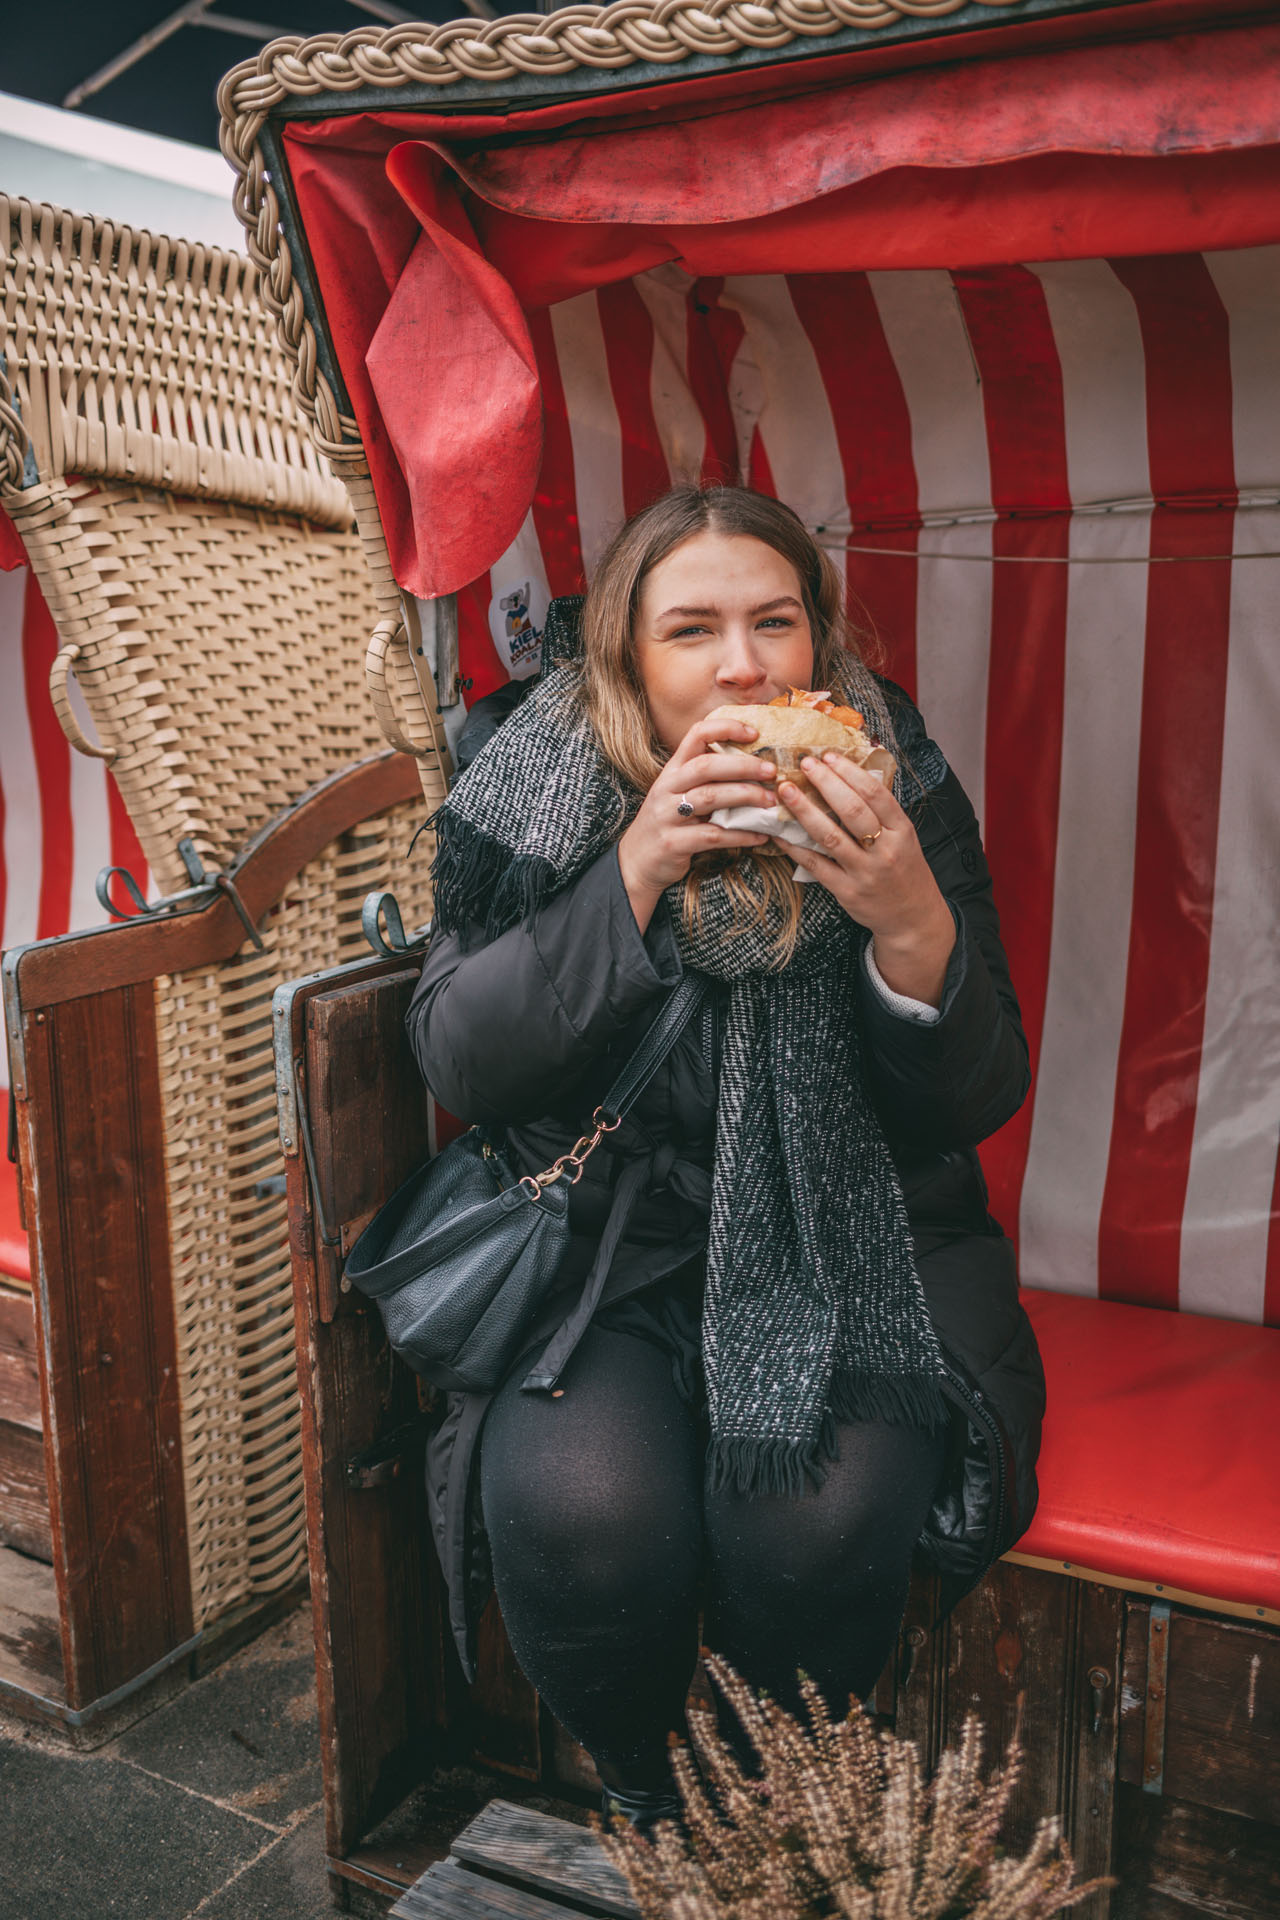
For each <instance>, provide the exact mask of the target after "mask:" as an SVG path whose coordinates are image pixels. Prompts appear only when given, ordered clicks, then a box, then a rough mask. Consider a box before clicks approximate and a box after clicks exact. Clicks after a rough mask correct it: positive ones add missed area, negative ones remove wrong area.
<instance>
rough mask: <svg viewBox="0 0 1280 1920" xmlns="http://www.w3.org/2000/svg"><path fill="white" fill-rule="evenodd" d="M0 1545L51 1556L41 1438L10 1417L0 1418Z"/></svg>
mask: <svg viewBox="0 0 1280 1920" xmlns="http://www.w3.org/2000/svg"><path fill="white" fill-rule="evenodd" d="M0 1546H2V1547H16V1548H17V1549H18V1552H19V1553H29V1554H31V1556H32V1557H33V1559H36V1560H46V1561H51V1560H52V1559H53V1536H52V1533H51V1531H50V1521H49V1481H48V1477H47V1475H46V1473H45V1467H44V1440H43V1438H42V1437H41V1434H40V1432H39V1429H37V1430H36V1431H35V1432H34V1433H33V1432H32V1431H31V1429H30V1427H25V1426H22V1427H20V1426H15V1425H14V1424H13V1422H12V1421H9V1420H0Z"/></svg>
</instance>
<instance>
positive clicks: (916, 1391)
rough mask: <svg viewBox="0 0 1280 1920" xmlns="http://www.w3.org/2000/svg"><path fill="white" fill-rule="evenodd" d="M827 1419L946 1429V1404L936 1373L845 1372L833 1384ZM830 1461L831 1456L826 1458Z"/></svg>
mask: <svg viewBox="0 0 1280 1920" xmlns="http://www.w3.org/2000/svg"><path fill="white" fill-rule="evenodd" d="M827 1406H828V1410H829V1413H828V1417H829V1418H830V1419H831V1420H833V1421H834V1422H835V1423H836V1424H843V1423H845V1422H847V1421H851V1420H882V1421H884V1423H885V1425H886V1426H890V1427H923V1428H924V1429H925V1431H926V1432H931V1431H932V1430H933V1429H934V1428H936V1427H945V1426H946V1424H947V1420H948V1417H949V1416H948V1413H947V1403H946V1401H945V1399H944V1398H943V1394H942V1385H941V1381H940V1379H939V1377H938V1375H936V1374H932V1373H925V1374H920V1373H912V1374H901V1373H898V1374H891V1373H867V1372H861V1371H850V1370H845V1371H844V1372H841V1373H837V1374H836V1375H835V1377H834V1379H833V1380H832V1382H831V1391H830V1394H829V1395H828V1398H827ZM827 1457H828V1458H831V1457H832V1456H831V1455H828V1456H827Z"/></svg>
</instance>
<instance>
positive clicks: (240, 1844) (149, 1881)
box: [0, 1607, 333, 1920]
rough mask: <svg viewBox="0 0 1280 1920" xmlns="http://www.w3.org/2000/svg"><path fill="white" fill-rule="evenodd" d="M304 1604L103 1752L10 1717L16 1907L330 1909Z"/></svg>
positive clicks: (63, 1913)
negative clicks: (77, 1749)
mask: <svg viewBox="0 0 1280 1920" xmlns="http://www.w3.org/2000/svg"><path fill="white" fill-rule="evenodd" d="M332 1914H333V1906H332V1902H331V1900H330V1897H329V1888H328V1880H327V1877H326V1874H325V1870H324V1828H323V1821H322V1816H321V1812H320V1759H319V1736H318V1733H317V1729H316V1708H315V1666H314V1658H313V1651H312V1642H311V1615H310V1611H309V1609H308V1608H306V1607H303V1608H301V1609H299V1610H298V1611H297V1612H295V1613H293V1614H291V1615H290V1616H289V1617H288V1618H287V1619H286V1620H284V1621H283V1622H282V1623H281V1624H280V1625H279V1626H276V1627H274V1628H272V1629H270V1630H269V1631H268V1632H267V1633H265V1634H263V1635H262V1636H261V1637H260V1638H259V1639H257V1640H255V1641H254V1642H253V1643H252V1645H251V1646H248V1647H246V1648H245V1649H244V1650H243V1652H241V1653H238V1654H236V1655H234V1656H233V1657H232V1658H231V1659H230V1660H227V1661H226V1662H225V1663H224V1664H223V1665H222V1666H220V1667H217V1668H215V1669H214V1671H213V1672H212V1673H209V1674H206V1675H205V1677H204V1678H203V1679H202V1680H198V1681H197V1682H196V1683H195V1685H194V1686H192V1687H189V1688H188V1689H187V1690H186V1692H185V1693H182V1694H180V1695H179V1696H178V1697H177V1698H176V1699H175V1700H171V1701H170V1702H169V1703H168V1705H166V1706H163V1707H160V1708H159V1709H158V1710H157V1711H156V1712H155V1713H152V1714H150V1715H148V1717H147V1718H146V1719H144V1720H140V1721H138V1722H137V1723H136V1725H134V1726H132V1727H130V1728H129V1729H128V1731H127V1732H125V1733H122V1734H121V1735H120V1736H119V1738H118V1739H115V1740H113V1741H112V1742H111V1743H110V1744H109V1745H108V1746H104V1747H100V1748H98V1750H97V1751H96V1752H94V1753H73V1752H70V1751H69V1750H68V1749H67V1748H66V1747H65V1746H61V1745H59V1744H58V1743H57V1742H55V1741H53V1740H51V1739H50V1738H48V1737H47V1736H46V1735H44V1734H43V1733H35V1732H31V1731H29V1730H28V1729H26V1728H24V1727H23V1726H21V1725H20V1724H19V1723H16V1722H13V1721H5V1720H3V1719H0V1916H2V1917H3V1920H99V1916H104V1917H105V1916H108V1915H120V1916H122V1917H127V1920H196V1917H197V1916H198V1917H199V1920H330V1916H331V1915H332Z"/></svg>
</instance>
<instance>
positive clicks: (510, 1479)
mask: <svg viewBox="0 0 1280 1920" xmlns="http://www.w3.org/2000/svg"><path fill="white" fill-rule="evenodd" d="M522 1373H523V1369H518V1370H517V1373H516V1374H515V1375H514V1376H513V1378H512V1379H511V1380H509V1381H508V1382H507V1384H506V1385H505V1386H504V1387H503V1388H502V1389H501V1391H500V1392H499V1393H498V1394H497V1396H496V1397H495V1399H494V1402H493V1405H492V1407H491V1409H490V1411H489V1414H488V1418H487V1420H486V1424H485V1430H484V1440H483V1446H482V1452H481V1488H482V1497H483V1502H484V1516H485V1525H486V1529H487V1531H488V1534H489V1539H490V1542H491V1546H492V1551H493V1567H494V1580H495V1585H496V1587H497V1591H498V1602H499V1605H500V1606H501V1608H502V1615H503V1619H504V1621H505V1623H506V1628H507V1633H508V1636H509V1638H510V1641H511V1645H512V1648H513V1650H514V1652H515V1655H516V1658H517V1660H518V1661H519V1663H520V1665H521V1667H522V1668H523V1670H524V1673H525V1675H526V1676H527V1678H528V1679H529V1680H530V1681H531V1682H532V1683H533V1685H534V1686H535V1687H536V1688H537V1689H538V1691H539V1693H541V1694H542V1696H543V1698H544V1699H545V1700H546V1702H547V1704H548V1706H549V1707H550V1709H551V1711H552V1713H553V1714H554V1715H555V1716H556V1718H557V1719H558V1720H559V1721H560V1723H561V1725H562V1726H564V1727H567V1728H568V1730H569V1732H570V1733H571V1734H572V1735H573V1736H574V1738H575V1739H577V1740H580V1741H581V1742H582V1744H583V1746H584V1747H585V1748H586V1749H587V1751H588V1753H590V1754H591V1756H592V1758H593V1759H594V1760H595V1762H596V1765H597V1767H598V1768H599V1769H600V1771H601V1773H602V1774H603V1775H604V1777H605V1778H606V1780H607V1781H608V1783H609V1784H610V1785H611V1786H616V1787H620V1788H625V1787H645V1786H648V1785H651V1784H660V1783H661V1781H662V1780H663V1779H664V1777H665V1766H666V1762H665V1754H666V1744H667V1734H668V1732H669V1731H671V1730H672V1729H676V1730H681V1729H682V1728H683V1723H684V1701H685V1695H686V1693H687V1691H688V1687H689V1682H690V1680H691V1678H692V1675H693V1670H694V1666H695V1664H696V1659H697V1612H698V1604H699V1598H700V1596H702V1597H705V1600H706V1607H707V1615H706V1624H705V1630H706V1638H707V1641H708V1643H709V1644H710V1645H711V1646H712V1647H714V1648H715V1649H716V1650H717V1651H718V1652H721V1653H723V1654H725V1655H727V1657H728V1658H729V1659H730V1660H731V1661H732V1662H733V1665H734V1666H735V1667H736V1668H737V1669H738V1671H739V1672H740V1673H741V1674H743V1675H744V1676H745V1678H746V1679H747V1680H749V1681H750V1683H751V1684H752V1686H754V1687H756V1688H757V1689H762V1690H765V1691H767V1692H769V1693H770V1694H771V1695H772V1696H773V1697H774V1698H775V1699H778V1700H780V1701H782V1702H783V1703H784V1704H785V1705H787V1706H792V1707H793V1706H794V1705H795V1704H796V1699H797V1688H796V1670H797V1668H803V1669H804V1671H805V1672H806V1673H808V1674H809V1675H810V1676H811V1677H812V1678H813V1679H814V1680H815V1681H816V1682H817V1683H818V1685H819V1687H821V1689H822V1691H823V1693H824V1695H825V1696H826V1698H827V1700H828V1702H829V1703H830V1704H831V1706H832V1707H833V1709H835V1710H836V1711H837V1712H840V1713H843V1712H844V1711H845V1710H846V1708H847V1705H848V1700H849V1696H850V1695H854V1696H856V1697H857V1698H859V1699H861V1698H863V1697H865V1695H866V1694H867V1693H868V1692H869V1691H870V1689H871V1687H872V1685H873V1684H874V1682H875V1679H876V1676H877V1675H878V1673H879V1672H880V1669H881V1668H882V1666H883V1665H884V1662H885V1660H886V1659H887V1657H888V1654H889V1651H890V1648H891V1647H892V1644H893V1640H894V1636H895V1634H896V1632H897V1629H898V1623H899V1621H900V1620H901V1617H902V1609H903V1604H904V1601H905V1598H906V1588H907V1577H908V1572H909V1567H910V1557H911V1549H912V1546H913V1545H914V1543H915V1541H916V1539H917V1537H918V1536H919V1533H920V1530H921V1527H922V1526H923V1524H924V1520H925V1517H926V1515H927V1513H928V1509H929V1503H930V1500H931V1498H932V1495H933V1491H934V1488H935V1487H936V1485H937V1483H938V1479H939V1477H940V1475H941V1472H942V1467H943V1458H944V1450H945V1437H944V1436H943V1435H942V1434H941V1433H936V1434H930V1433H925V1432H922V1431H920V1430H918V1429H916V1428H913V1427H891V1426H885V1425H883V1424H881V1423H880V1422H877V1421H860V1422H857V1423H855V1424H853V1425H849V1426H842V1427H841V1428H840V1429H839V1440H840V1457H839V1459H838V1460H837V1461H836V1462H834V1463H833V1464H832V1465H831V1467H830V1468H829V1469H828V1471H827V1477H826V1480H825V1483H824V1484H823V1486H822V1487H821V1488H820V1489H818V1490H817V1491H816V1492H815V1491H809V1492H807V1493H806V1494H804V1495H803V1496H802V1497H801V1498H799V1499H795V1498H788V1497H783V1496H776V1495H761V1496H758V1497H755V1498H751V1499H748V1498H745V1497H743V1496H742V1495H739V1494H734V1493H730V1492H723V1491H722V1492H719V1493H706V1492H705V1491H704V1484H703V1479H704V1476H703V1456H704V1450H705V1444H706V1436H705V1428H704V1426H703V1423H702V1422H701V1420H700V1418H699V1416H698V1414H697V1413H696V1412H695V1411H694V1410H693V1409H692V1408H691V1407H689V1406H688V1405H687V1403H686V1402H685V1401H684V1400H683V1399H682V1398H681V1397H680V1395H679V1394H678V1393H677V1391H676V1388H675V1384H674V1381H673V1379H672V1372H671V1361H670V1358H669V1357H668V1356H667V1355H666V1354H664V1353H663V1352H662V1351H661V1350H660V1349H659V1348H658V1347H656V1346H654V1345H653V1344H651V1343H650V1342H648V1341H645V1340H643V1339H637V1338H636V1337H634V1336H633V1335H630V1334H626V1333H621V1332H617V1331H613V1330H609V1329H606V1328H604V1327H601V1326H598V1325H596V1326H592V1327H591V1328H589V1329H588V1331H587V1334H586V1336H585V1338H584V1339H583V1341H582V1344H581V1346H580V1347H579V1348H578V1350H577V1352H576V1353H575V1354H574V1357H573V1360H572V1361H571V1363H570V1365H569V1367H568V1369H567V1370H566V1372H565V1375H564V1377H563V1386H564V1388H565V1392H564V1394H563V1396H562V1397H561V1398H560V1399H550V1398H548V1397H547V1396H545V1395H542V1394H526V1393H521V1391H520V1386H519V1381H520V1378H521V1376H522Z"/></svg>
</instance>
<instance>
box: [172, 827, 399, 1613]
mask: <svg viewBox="0 0 1280 1920" xmlns="http://www.w3.org/2000/svg"><path fill="white" fill-rule="evenodd" d="M421 812H422V810H421V807H420V806H418V805H412V804H411V805H408V806H401V807H396V808H393V809H392V810H391V811H390V812H388V813H385V814H382V815H379V816H378V817H377V818H376V819H373V820H370V821H368V822H366V823H365V824H363V825H362V826H359V827H356V828H354V829H353V830H352V831H351V832H349V833H347V834H345V835H343V837H342V838H341V839H340V840H337V841H335V842H333V843H332V845H330V846H328V847H326V848H325V850H324V852H323V853H321V854H320V855H319V856H318V857H317V858H316V859H315V860H313V861H312V862H311V863H310V864H309V865H308V866H307V867H306V868H305V869H304V870H303V872H302V873H300V874H299V875H298V877H297V879H296V880H295V881H294V882H293V883H292V884H291V885H290V887H289V889H288V893H287V895H286V897H285V898H284V900H283V901H281V903H280V904H279V905H278V906H277V907H276V908H274V909H273V911H272V913H271V915H270V916H269V919H268V920H267V922H266V924H265V926H264V928H263V937H264V939H265V941H266V948H265V951H264V952H261V953H259V952H258V951H257V950H256V949H255V948H254V947H252V946H251V945H248V944H246V945H245V946H244V947H242V948H241V950H240V952H239V953H238V954H237V955H236V956H235V957H234V959H232V960H229V961H227V962H226V963H225V964H224V965H222V966H219V967H213V968H208V969H205V970H201V971H198V972H191V973H187V974H182V975H177V976H170V977H165V978H162V979H160V980H158V981H157V983H156V1010H157V1017H158V1024H159V1035H160V1059H161V1083H162V1097H163V1102H164V1116H165V1156H166V1168H167V1175H168V1191H169V1215H170V1233H171V1238H172V1249H173V1271H174V1289H175V1307H176V1317H177V1327H178V1355H179V1370H180V1390H181V1399H182V1433H183V1442H182V1444H183V1463H184V1468H185V1473H186V1483H187V1521H188V1529H189V1538H190V1552H191V1584H192V1592H193V1596H194V1603H195V1610H196V1622H197V1625H202V1624H204V1623H206V1622H208V1621H210V1620H213V1619H216V1618H217V1617H218V1616H219V1615H220V1614H222V1613H225V1612H226V1610H227V1609H228V1608H229V1607H231V1606H234V1605H235V1604H236V1603H237V1602H238V1601H241V1600H245V1599H248V1598H250V1597H252V1596H254V1595H260V1594H265V1593H271V1592H274V1591H276V1590H277V1589H279V1588H281V1587H283V1586H286V1585H288V1584H289V1582H290V1581H291V1580H293V1579H295V1578H296V1577H297V1576H298V1575H299V1574H301V1573H302V1571H303V1569H304V1568H305V1565H306V1543H305V1540H304V1537H303V1529H304V1520H303V1493H302V1463H301V1453H300V1437H299V1412H298V1390H297V1381H296V1375H295V1368H294V1345H293V1301H292V1295H291V1283H290V1272H289V1233H288V1220H287V1217H286V1207H285V1200H284V1197H283V1195H281V1194H278V1193H275V1192H270V1191H268V1192H265V1193H264V1192H262V1190H261V1189H262V1183H263V1182H269V1181H274V1180H276V1179H278V1177H279V1176H281V1175H283V1172H284V1161H283V1158H282V1156H281V1151H280V1142H279V1137H278V1134H277V1121H276V1096H275V1076H274V1063H273V1056H272V1032H271V996H272V994H273V993H274V991H275V989H276V987H277V986H278V985H279V984H280V983H281V981H283V980H288V979H292V978H295V977H296V976H297V975H299V974H302V973H307V972H311V971H313V970H314V969H316V968H320V967H327V966H333V965H337V964H339V963H340V962H342V961H344V960H352V959H357V958H359V957H361V955H367V953H368V948H367V947H366V946H365V944H364V939H363V936H362V934H361V931H360V908H361V904H362V902H363V900H364V897H365V895H366V893H368V892H369V891H370V890H371V889H372V888H374V887H388V886H389V887H391V888H393V890H394V891H395V893H396V896H397V899H398V901H399V904H400V907H401V910H402V913H403V916H404V921H405V925H406V926H409V927H411V926H419V925H421V924H422V923H423V922H425V920H426V919H427V917H428V914H429V911H430V908H429V904H428V883H427V861H426V859H425V858H424V857H423V856H422V849H421V847H419V849H418V852H417V853H416V854H415V855H414V856H413V857H412V858H409V859H406V858H405V850H406V848H407V847H408V844H409V841H410V839H411V837H412V834H413V831H414V828H415V827H416V826H417V824H418V823H419V821H420V819H421Z"/></svg>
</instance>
